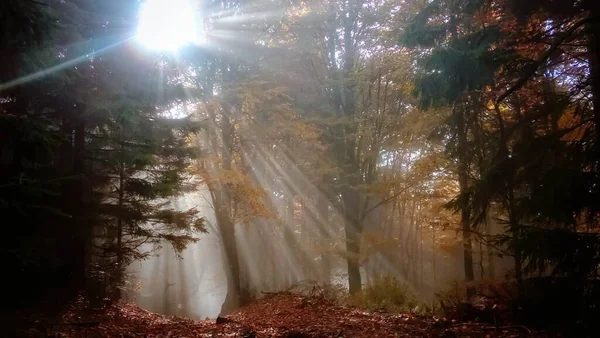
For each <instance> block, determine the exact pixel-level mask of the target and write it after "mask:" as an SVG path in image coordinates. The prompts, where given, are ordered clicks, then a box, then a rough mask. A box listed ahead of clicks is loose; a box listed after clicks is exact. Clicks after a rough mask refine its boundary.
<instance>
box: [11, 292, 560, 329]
mask: <svg viewBox="0 0 600 338" xmlns="http://www.w3.org/2000/svg"><path fill="white" fill-rule="evenodd" d="M18 336H22V337H63V338H67V337H89V338H95V337H146V338H151V337H153V338H158V337H169V338H175V337H248V338H249V337H290V338H291V337H296V338H301V337H527V336H531V337H551V335H549V334H547V333H544V332H541V331H533V330H530V329H527V328H525V327H522V326H502V327H496V326H493V325H486V324H483V323H477V322H464V323H459V322H454V321H450V320H445V319H443V318H437V317H432V316H416V315H412V314H388V313H374V312H366V311H364V310H361V309H356V308H351V307H344V306H340V305H338V304H336V303H334V302H331V301H328V300H326V299H322V298H314V297H303V296H298V295H293V294H277V295H270V296H267V297H265V298H263V299H261V300H258V301H256V302H255V303H253V304H251V305H249V306H246V307H244V308H242V309H240V310H239V311H237V312H235V313H233V314H232V315H230V316H228V317H226V318H219V319H218V320H216V321H215V320H210V321H209V320H206V321H195V320H191V319H186V318H179V317H168V316H163V315H159V314H156V313H151V312H148V311H145V310H143V309H140V308H139V307H137V306H135V305H134V304H130V303H118V304H115V305H112V306H110V307H108V308H107V309H89V308H84V307H82V306H73V307H72V308H71V310H70V311H68V312H67V313H65V314H64V315H62V316H61V317H60V318H54V319H53V320H51V319H48V318H46V319H42V318H41V317H37V318H36V317H33V318H31V322H30V325H28V327H27V328H26V329H21V330H20V331H19V332H18Z"/></svg>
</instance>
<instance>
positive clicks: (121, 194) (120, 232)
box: [115, 146, 125, 298]
mask: <svg viewBox="0 0 600 338" xmlns="http://www.w3.org/2000/svg"><path fill="white" fill-rule="evenodd" d="M119 156H123V146H121V154H119ZM121 161H122V160H121ZM124 176H125V164H124V163H123V162H121V163H120V164H119V200H118V203H119V209H121V208H122V207H123V203H124V197H125V194H124V191H123V183H124V180H125V177H124ZM115 277H116V282H117V288H116V292H115V298H120V297H121V292H120V291H119V290H120V286H121V283H122V282H123V219H122V218H121V216H117V274H116V276H115Z"/></svg>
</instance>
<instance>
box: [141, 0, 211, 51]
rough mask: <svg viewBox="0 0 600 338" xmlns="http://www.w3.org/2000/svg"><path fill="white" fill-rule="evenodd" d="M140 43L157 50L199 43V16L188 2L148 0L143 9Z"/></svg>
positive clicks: (182, 0)
mask: <svg viewBox="0 0 600 338" xmlns="http://www.w3.org/2000/svg"><path fill="white" fill-rule="evenodd" d="M137 40H138V41H139V42H140V43H141V44H142V45H144V46H146V47H148V48H151V49H156V50H171V51H173V50H177V49H178V48H180V47H183V46H185V45H187V44H190V43H196V42H198V40H199V25H198V22H197V20H196V13H195V10H194V8H193V6H192V5H191V3H190V2H189V1H187V0H147V1H146V2H145V3H144V4H143V5H142V7H141V9H140V15H139V23H138V28H137Z"/></svg>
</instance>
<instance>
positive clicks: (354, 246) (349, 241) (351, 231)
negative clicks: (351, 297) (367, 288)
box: [342, 190, 362, 294]
mask: <svg viewBox="0 0 600 338" xmlns="http://www.w3.org/2000/svg"><path fill="white" fill-rule="evenodd" d="M342 198H343V199H344V220H345V223H344V231H345V233H346V255H347V256H346V261H347V263H348V286H349V291H350V293H351V294H352V293H356V292H359V291H360V290H361V288H362V281H361V276H360V234H361V232H362V227H361V225H360V211H359V207H360V197H359V195H358V193H357V192H355V191H349V190H347V191H346V192H345V193H343V195H342Z"/></svg>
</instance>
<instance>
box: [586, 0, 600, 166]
mask: <svg viewBox="0 0 600 338" xmlns="http://www.w3.org/2000/svg"><path fill="white" fill-rule="evenodd" d="M588 6H589V9H590V14H589V15H590V18H591V19H592V20H591V21H590V23H589V24H588V25H587V37H588V60H589V64H590V79H591V83H592V102H593V104H594V124H595V127H596V153H597V158H596V161H600V1H597V0H588ZM598 166H600V164H598Z"/></svg>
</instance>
